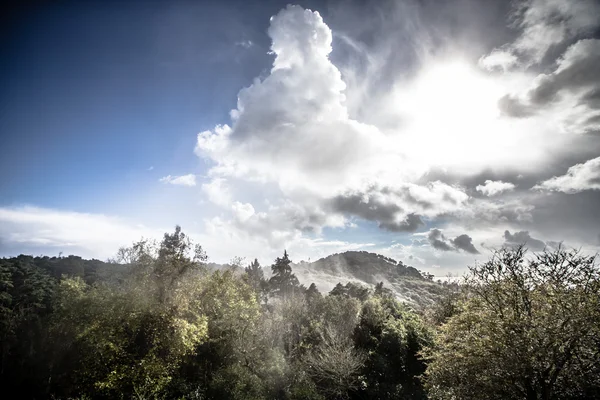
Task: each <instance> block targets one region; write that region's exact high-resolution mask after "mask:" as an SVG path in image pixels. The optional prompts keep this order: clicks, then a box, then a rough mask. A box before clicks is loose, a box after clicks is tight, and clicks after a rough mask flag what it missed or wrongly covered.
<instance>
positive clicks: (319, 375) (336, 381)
mask: <svg viewBox="0 0 600 400" xmlns="http://www.w3.org/2000/svg"><path fill="white" fill-rule="evenodd" d="M365 359H366V356H365V355H364V354H363V353H362V352H360V351H358V350H356V349H355V348H354V346H353V343H352V340H351V339H350V338H349V337H348V336H346V335H344V334H343V333H342V332H339V331H337V330H336V329H333V328H330V327H326V328H325V329H324V330H323V332H321V340H320V344H319V345H318V346H315V347H314V348H312V349H311V351H309V352H307V353H306V355H305V356H304V357H303V358H302V364H303V367H304V370H305V371H307V373H308V375H310V376H311V378H312V379H313V380H314V381H315V382H316V384H317V386H318V388H319V391H320V392H322V393H323V394H324V395H325V396H326V398H331V399H346V398H348V393H349V392H351V391H353V390H356V389H358V387H359V384H360V381H359V373H360V371H361V369H362V366H363V363H364V361H365Z"/></svg>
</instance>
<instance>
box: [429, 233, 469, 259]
mask: <svg viewBox="0 0 600 400" xmlns="http://www.w3.org/2000/svg"><path fill="white" fill-rule="evenodd" d="M427 239H428V240H429V244H430V245H431V246H432V247H433V248H434V249H437V250H441V251H458V250H462V251H464V252H467V253H470V254H479V251H478V250H477V249H476V248H475V246H474V245H473V239H472V238H471V237H470V236H469V235H467V234H462V235H459V236H457V237H455V238H454V239H449V238H447V237H446V236H445V235H444V234H443V233H442V231H441V230H439V229H432V230H430V231H429V234H428V235H427Z"/></svg>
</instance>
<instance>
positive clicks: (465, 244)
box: [452, 234, 479, 254]
mask: <svg viewBox="0 0 600 400" xmlns="http://www.w3.org/2000/svg"><path fill="white" fill-rule="evenodd" d="M452 244H453V245H454V247H456V248H457V249H460V250H463V251H466V252H467V253H471V254H479V251H478V250H477V249H476V248H475V246H474V245H473V239H472V238H471V237H470V236H469V235H467V234H462V235H459V236H457V237H455V238H454V239H453V240H452Z"/></svg>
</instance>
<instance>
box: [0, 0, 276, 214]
mask: <svg viewBox="0 0 600 400" xmlns="http://www.w3.org/2000/svg"><path fill="white" fill-rule="evenodd" d="M284 6H285V1H267V2H248V1H230V2H227V3H226V4H224V3H222V2H214V3H213V2H203V1H168V2H167V1H165V2H113V1H108V2H107V1H98V2H85V1H84V2H66V1H63V2H48V3H47V4H45V5H39V6H30V7H23V8H22V9H19V10H11V11H7V13H6V14H5V19H6V23H5V24H4V28H3V31H2V42H1V48H0V87H1V88H2V91H1V92H0V204H2V205H12V204H20V203H27V204H36V205H40V206H44V207H60V208H68V209H72V210H76V211H83V210H85V211H98V210H99V209H100V205H99V203H100V202H105V201H106V196H110V195H111V194H112V193H120V192H122V191H123V190H136V189H141V188H142V187H144V186H146V185H147V184H148V183H149V181H152V182H155V181H156V179H157V177H158V176H163V175H167V174H178V173H184V172H186V171H187V170H188V169H189V168H190V167H191V166H195V167H197V164H198V163H199V162H200V161H199V160H198V158H197V157H195V156H194V154H193V153H192V152H191V151H190V149H193V146H194V142H195V140H196V133H197V132H199V131H201V130H204V129H209V128H212V127H213V126H214V125H215V124H216V123H220V122H222V121H226V120H227V119H228V116H227V113H228V111H229V110H230V109H231V108H233V107H234V106H235V101H236V95H237V93H238V91H239V89H240V88H242V87H244V86H247V85H249V84H250V83H251V82H252V79H253V78H254V77H256V76H259V75H261V74H263V75H264V74H265V73H266V72H267V71H268V69H269V66H270V63H271V61H272V57H271V56H270V55H268V54H267V52H268V49H269V45H270V43H269V39H268V37H267V35H266V30H267V27H268V23H269V19H268V16H270V15H273V14H275V13H276V12H277V11H278V10H279V9H280V8H281V7H284ZM248 42H251V43H252V46H250V47H245V46H243V45H242V43H248ZM150 167H154V168H153V171H147V170H148V168H150Z"/></svg>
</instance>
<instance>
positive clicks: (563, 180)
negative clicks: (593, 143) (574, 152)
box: [533, 157, 600, 193]
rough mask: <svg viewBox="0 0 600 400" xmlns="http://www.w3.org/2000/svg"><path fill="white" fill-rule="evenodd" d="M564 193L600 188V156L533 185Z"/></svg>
mask: <svg viewBox="0 0 600 400" xmlns="http://www.w3.org/2000/svg"><path fill="white" fill-rule="evenodd" d="M533 189H539V190H551V191H557V192H564V193H579V192H582V191H584V190H600V157H597V158H594V159H592V160H588V161H586V162H585V163H583V164H577V165H574V166H572V167H570V168H569V170H568V171H567V173H566V174H565V175H561V176H555V177H553V178H550V179H548V180H546V181H543V182H541V183H540V184H538V185H536V186H534V187H533Z"/></svg>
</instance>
